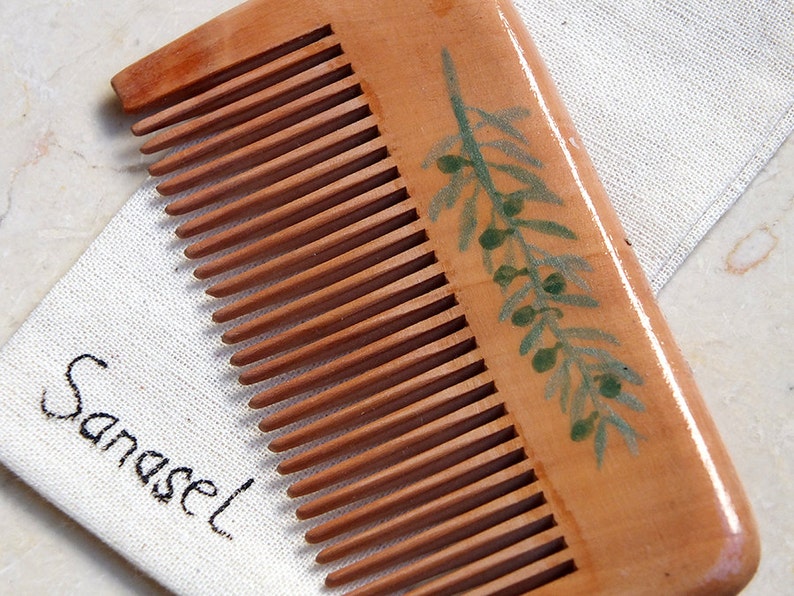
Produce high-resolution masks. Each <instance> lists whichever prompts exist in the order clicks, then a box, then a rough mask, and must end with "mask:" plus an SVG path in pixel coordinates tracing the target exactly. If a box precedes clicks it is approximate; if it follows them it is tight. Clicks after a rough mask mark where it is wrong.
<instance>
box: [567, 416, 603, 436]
mask: <svg viewBox="0 0 794 596" xmlns="http://www.w3.org/2000/svg"><path fill="white" fill-rule="evenodd" d="M597 419H598V412H593V413H592V414H590V415H589V416H588V417H587V418H585V419H584V420H577V421H576V422H574V423H573V426H572V427H571V439H573V440H574V441H584V440H585V439H587V438H588V437H589V436H590V435H592V434H593V430H595V422H596V420H597Z"/></svg>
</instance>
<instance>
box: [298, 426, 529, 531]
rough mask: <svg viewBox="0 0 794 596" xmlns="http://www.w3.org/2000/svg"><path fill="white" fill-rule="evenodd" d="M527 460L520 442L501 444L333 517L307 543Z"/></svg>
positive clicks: (419, 502) (397, 510)
mask: <svg viewBox="0 0 794 596" xmlns="http://www.w3.org/2000/svg"><path fill="white" fill-rule="evenodd" d="M525 458H526V456H525V455H524V447H523V444H522V443H521V439H518V438H515V439H512V440H510V441H507V442H505V443H501V444H499V445H496V446H495V447H492V448H491V449H487V450H486V451H484V452H482V453H478V454H476V455H474V456H472V457H471V458H469V459H465V460H464V461H462V462H460V463H458V464H455V465H452V466H450V467H448V468H446V469H443V470H441V471H440V472H438V473H436V474H433V475H430V476H428V477H427V478H423V479H420V480H418V481H417V482H414V483H413V484H409V485H408V486H406V487H404V488H401V489H398V490H396V491H394V492H392V493H389V494H387V495H385V496H383V497H380V498H378V499H376V500H374V501H372V502H369V503H367V504H365V505H362V506H360V507H358V508H356V509H353V510H351V511H347V512H345V513H342V514H341V515H339V516H337V517H334V518H331V519H330V520H328V521H326V522H324V523H322V524H319V525H317V526H315V527H314V528H312V529H310V530H309V531H308V532H306V540H307V541H308V542H310V543H312V544H316V543H318V542H324V541H326V540H330V539H331V538H335V537H337V536H340V535H343V534H346V533H349V532H352V531H353V530H355V529H356V528H359V527H361V526H363V525H366V524H369V523H371V522H372V521H373V520H381V519H385V518H387V517H388V516H390V515H394V514H395V513H399V512H401V511H406V510H408V509H410V508H411V507H415V506H421V505H422V504H424V503H428V502H430V501H432V500H433V499H437V498H440V497H443V496H444V495H446V494H448V493H450V492H452V491H455V490H457V489H459V488H461V487H465V486H467V485H469V484H473V483H475V482H478V481H479V480H481V479H483V478H485V477H487V476H489V475H491V474H495V473H497V472H498V471H500V470H503V469H506V468H508V467H510V466H512V465H514V464H516V463H518V462H521V461H524V460H525Z"/></svg>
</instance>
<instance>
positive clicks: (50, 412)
mask: <svg viewBox="0 0 794 596" xmlns="http://www.w3.org/2000/svg"><path fill="white" fill-rule="evenodd" d="M84 360H85V361H90V362H93V363H94V364H95V365H96V366H99V367H100V368H102V369H107V368H108V363H107V362H105V361H104V360H102V359H101V358H98V357H97V356H94V355H93V354H81V355H80V356H78V357H77V358H75V359H73V360H72V361H71V362H69V364H68V365H67V367H66V372H65V374H64V376H65V378H66V383H67V385H68V386H69V389H70V390H71V396H70V400H71V403H69V402H65V401H63V398H61V400H60V401H57V400H55V399H54V398H53V397H52V396H50V395H48V392H47V388H44V389H43V390H42V393H41V399H40V402H39V408H40V409H41V412H42V413H43V414H44V416H46V417H47V419H49V420H60V421H70V422H75V423H78V422H79V425H78V426H77V431H78V435H79V436H80V437H82V438H83V439H86V440H87V441H88V442H89V444H91V445H94V446H96V447H98V448H99V450H100V451H101V452H107V451H109V450H110V449H111V448H113V447H114V446H115V445H116V444H119V445H121V447H120V448H119V449H116V450H114V453H116V454H118V453H120V452H121V451H120V450H121V449H123V448H124V446H126V447H127V449H126V451H125V452H124V453H123V454H122V455H121V457H120V458H119V460H118V462H119V463H118V467H119V468H123V467H124V465H125V464H126V463H127V460H128V459H130V457H131V456H132V455H133V454H134V453H136V452H138V450H139V441H138V438H137V437H136V435H133V434H132V433H131V432H130V431H129V430H127V429H126V428H122V430H119V431H118V432H116V427H117V426H121V424H122V423H121V421H120V419H119V417H118V416H116V415H114V414H110V413H108V412H104V411H97V412H91V413H84V405H85V395H84V394H85V392H84V391H83V390H81V389H80V387H79V385H78V383H77V381H76V380H75V378H74V374H73V373H74V371H75V369H76V367H77V365H78V364H79V363H80V362H82V361H84ZM56 401H57V405H56V403H55V402H56ZM111 431H112V432H111ZM111 436H112V438H110V439H109V440H106V438H108V437H111ZM134 459H135V464H134V469H135V474H136V476H137V477H138V479H139V480H140V481H141V484H142V485H143V486H147V485H149V483H150V482H151V481H152V480H154V483H153V484H152V489H151V491H150V494H151V496H152V497H153V498H154V499H155V500H156V501H157V502H159V503H163V504H168V503H170V502H171V501H172V500H173V499H174V496H175V495H176V494H180V489H179V488H178V486H177V483H178V485H179V486H181V487H184V488H182V489H181V494H180V498H179V502H180V506H181V508H182V511H183V512H184V513H185V515H187V516H191V517H192V516H196V515H198V512H199V509H201V506H200V504H201V503H202V500H204V501H208V500H214V499H217V498H218V497H219V496H221V492H220V490H219V489H218V485H217V484H216V483H215V482H214V481H213V480H209V479H207V478H200V479H198V480H193V475H194V469H193V468H192V467H188V466H175V467H173V468H171V469H170V470H168V467H169V464H171V459H170V458H169V457H168V456H166V455H165V454H164V453H163V452H161V451H159V450H155V449H147V450H145V451H141V452H140V454H139V455H138V456H137V457H136V458H134ZM253 484H254V479H253V478H249V479H248V480H246V481H245V482H243V484H242V485H240V486H239V487H238V488H237V489H235V490H234V491H233V492H232V493H231V494H229V495H228V497H227V498H226V499H225V500H224V501H223V503H222V504H221V506H220V507H218V508H217V509H216V510H215V511H214V512H213V513H212V514H211V515H210V516H209V517H208V518H204V519H206V521H207V523H208V525H209V527H210V530H211V531H212V532H213V533H215V534H218V535H220V536H222V537H224V538H226V539H228V540H232V535H231V533H230V532H228V531H226V530H224V529H221V528H219V527H218V525H217V523H216V522H217V518H218V516H220V515H221V514H223V513H224V512H225V511H227V510H228V509H229V507H230V506H231V505H232V503H233V502H234V501H235V499H237V498H238V497H239V496H240V495H241V494H242V493H244V492H245V491H247V490H248V489H249V488H251V486H252V485H253ZM202 497H203V499H202ZM188 505H190V507H189V506H188ZM202 517H203V515H202Z"/></svg>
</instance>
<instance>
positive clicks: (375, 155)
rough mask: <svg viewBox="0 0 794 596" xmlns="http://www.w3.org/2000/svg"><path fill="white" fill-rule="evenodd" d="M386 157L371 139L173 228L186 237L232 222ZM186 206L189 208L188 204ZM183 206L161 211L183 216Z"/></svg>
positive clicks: (379, 145)
mask: <svg viewBox="0 0 794 596" xmlns="http://www.w3.org/2000/svg"><path fill="white" fill-rule="evenodd" d="M386 156H387V151H386V147H385V146H384V144H383V141H382V140H380V139H375V140H371V141H368V142H365V143H364V144H362V145H359V146H356V147H354V148H352V149H350V150H349V151H346V152H344V153H342V154H340V155H337V156H335V157H333V158H332V159H328V160H326V161H323V162H321V163H318V164H317V165H314V166H312V167H310V168H309V169H308V170H306V171H304V172H300V173H296V174H293V175H292V176H290V177H288V178H285V179H283V180H280V181H278V182H276V183H275V184H273V185H271V186H269V187H266V188H263V189H261V190H257V191H256V192H253V193H252V194H250V195H247V196H245V197H242V198H240V199H237V200H235V201H233V202H231V203H228V204H225V205H223V206H222V207H218V208H216V209H215V210H214V211H212V212H211V213H206V214H204V215H202V216H198V217H195V218H194V219H191V220H189V221H187V222H185V223H183V224H182V225H180V226H179V227H178V228H177V230H176V231H177V236H179V237H180V238H189V237H191V236H195V235H196V234H201V233H203V232H207V231H209V230H214V229H216V228H218V227H220V226H222V225H224V224H227V223H232V222H233V221H234V220H241V219H245V218H249V217H251V216H255V215H260V214H262V213H264V212H265V211H269V210H270V209H274V208H276V207H281V206H282V205H285V204H287V203H288V202H290V201H292V200H294V199H296V198H298V197H301V196H303V195H305V194H308V193H311V192H314V191H316V190H318V189H320V188H322V187H324V186H326V185H328V184H330V183H332V182H335V181H337V180H339V179H341V178H344V177H345V176H347V175H348V174H350V173H352V172H355V171H357V170H360V169H362V168H365V167H367V166H371V165H372V164H374V163H377V162H379V161H381V160H383V159H385V158H386ZM189 207H190V209H192V206H189ZM183 208H184V206H183V205H181V204H180V203H179V201H175V202H174V203H171V204H169V205H168V206H167V207H166V209H165V210H166V213H168V214H169V215H184V213H187V212H189V211H190V209H187V210H186V211H184V212H183V211H182V209H183Z"/></svg>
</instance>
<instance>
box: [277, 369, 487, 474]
mask: <svg viewBox="0 0 794 596" xmlns="http://www.w3.org/2000/svg"><path fill="white" fill-rule="evenodd" d="M445 380H446V379H445ZM401 385H402V384H401ZM401 389H402V387H401ZM423 389H424V388H423ZM389 393H394V392H389ZM493 393H494V387H493V381H492V380H491V377H490V375H489V374H487V373H481V374H480V375H478V376H477V377H475V378H474V379H468V380H466V381H464V382H462V383H459V384H457V385H455V386H453V387H445V388H444V389H443V390H441V391H439V392H437V393H433V391H432V389H431V390H430V391H429V396H428V397H424V396H423V393H419V395H415V394H410V393H409V394H408V396H407V398H408V399H409V400H410V398H413V401H409V403H408V405H406V406H405V407H403V408H401V409H399V410H397V411H395V412H393V413H391V414H385V415H382V416H381V417H378V418H376V419H375V420H374V421H373V422H370V423H368V424H364V425H362V426H360V427H358V428H356V429H355V430H351V431H349V432H347V433H345V434H343V435H341V436H339V437H337V438H336V439H334V440H331V441H328V442H326V443H323V444H321V445H318V446H316V447H314V448H313V449H309V450H307V451H304V452H303V453H301V454H299V455H296V456H293V457H292V458H290V459H286V460H284V461H282V462H281V464H279V466H278V471H279V472H280V473H282V474H291V473H294V472H297V471H299V470H304V469H306V468H309V467H312V466H316V465H318V464H320V463H322V462H324V461H326V460H328V459H331V458H338V457H340V456H341V455H346V454H348V453H350V452H352V451H354V450H357V449H362V448H365V447H369V446H370V445H372V444H375V443H377V442H382V441H385V440H388V439H391V438H393V437H395V436H397V435H400V434H404V433H406V432H408V431H410V430H413V429H414V428H416V427H417V426H419V425H421V424H425V423H428V422H432V421H434V420H436V419H437V418H440V417H443V416H445V415H446V414H449V413H451V412H452V411H454V410H455V409H459V408H462V407H464V406H466V405H469V404H472V403H474V402H477V401H480V400H481V399H484V398H485V397H486V396H488V395H492V394H493ZM380 395H381V394H378V395H377V396H373V398H375V397H379V396H380ZM404 399H405V398H404ZM366 401H370V403H371V402H372V401H376V400H373V399H372V398H370V400H366ZM356 405H360V404H356ZM399 405H401V403H400V402H399V401H398V402H397V407H399ZM329 417H330V416H329ZM345 418H347V419H349V418H350V416H346V417H345ZM341 428H343V427H342V426H340V425H339V423H337V424H336V428H335V430H336V429H341Z"/></svg>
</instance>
